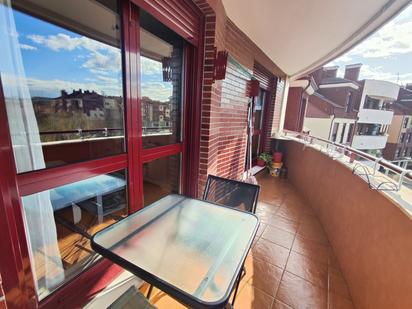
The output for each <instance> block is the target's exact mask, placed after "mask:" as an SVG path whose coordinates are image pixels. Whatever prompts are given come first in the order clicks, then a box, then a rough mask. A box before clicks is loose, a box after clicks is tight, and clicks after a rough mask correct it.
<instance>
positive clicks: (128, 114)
mask: <svg viewBox="0 0 412 309" xmlns="http://www.w3.org/2000/svg"><path fill="white" fill-rule="evenodd" d="M134 2H138V1H136V0H135V1H134ZM121 3H122V8H121V19H122V28H123V29H122V30H123V31H122V36H123V40H122V41H123V46H122V50H123V54H124V56H123V74H124V76H123V77H124V78H123V80H124V89H125V90H124V91H125V122H126V130H125V139H126V146H127V152H126V153H124V154H119V155H115V156H110V157H106V158H101V159H96V160H90V161H86V162H80V163H75V164H70V165H66V166H61V167H56V168H51V169H46V170H41V171H35V172H30V173H24V174H17V172H16V168H15V163H14V162H15V161H14V155H13V150H12V144H11V138H10V132H9V127H8V121H7V112H6V105H5V99H4V95H3V92H2V89H1V80H0V166H2V171H3V173H1V174H0V189H1V192H2V196H1V199H0V232H1V234H2V235H3V239H2V241H1V242H0V249H1V252H2V254H1V255H0V272H1V274H2V285H3V289H4V293H5V301H6V304H7V306H8V308H22V307H30V308H31V307H38V306H40V307H43V308H49V307H55V306H59V307H61V306H63V307H66V306H67V307H77V306H81V305H82V304H84V303H85V301H86V300H87V299H90V298H91V297H92V296H94V295H96V293H98V292H99V291H100V290H101V289H103V288H104V287H105V286H106V285H107V283H108V282H110V281H111V280H112V279H113V278H114V277H115V276H116V275H117V274H118V273H119V272H120V271H121V269H120V268H119V267H118V266H116V265H113V264H112V263H110V262H109V261H107V260H104V259H102V260H101V261H99V262H97V263H96V264H95V265H94V266H92V267H90V268H89V269H87V270H86V271H85V272H83V273H82V274H81V275H79V276H77V277H76V278H73V279H72V280H70V281H69V282H68V283H67V284H65V285H64V286H63V287H61V288H60V289H58V290H57V291H55V292H54V293H52V294H51V295H49V296H48V297H47V298H45V299H44V300H43V301H41V302H40V303H39V302H38V300H37V297H36V294H35V288H34V279H33V275H32V271H31V265H30V262H29V251H28V246H27V240H26V235H25V230H24V223H23V213H22V204H21V199H20V196H21V195H27V194H32V193H36V192H40V191H43V190H46V189H50V188H52V187H56V186H60V185H64V184H68V183H71V182H74V181H79V180H82V179H86V178H89V177H93V176H95V175H98V174H103V173H110V172H113V171H116V170H119V169H127V171H128V173H127V178H128V184H129V185H128V199H129V203H128V204H129V212H130V213H133V212H135V211H137V210H139V209H140V208H142V207H143V198H142V197H143V182H142V170H141V169H140V168H137V167H138V166H141V164H142V163H143V162H147V161H150V160H152V159H155V158H157V156H159V154H157V155H155V153H150V151H142V145H141V136H142V132H141V125H140V124H141V114H140V112H141V111H140V99H139V89H138V87H133V85H139V74H138V73H139V60H140V51H139V31H138V30H139V28H138V10H137V9H135V8H134V5H132V4H131V2H129V0H122V2H121ZM179 5H180V6H181V5H184V6H185V5H188V6H189V7H190V8H191V9H192V10H193V9H195V11H196V13H197V14H198V18H199V20H200V24H201V29H200V33H199V37H198V38H199V39H198V45H197V46H196V47H194V46H187V48H186V50H185V51H186V52H185V67H186V70H187V71H186V72H187V74H188V75H187V77H186V78H185V89H186V91H185V95H184V101H185V102H184V104H185V105H186V106H187V108H186V110H185V113H184V115H183V117H184V119H185V121H184V123H183V131H182V132H183V138H184V139H185V140H186V142H185V143H183V144H174V145H169V146H165V147H164V148H162V149H161V150H162V152H161V154H162V155H169V154H171V153H176V152H181V153H182V160H183V170H182V185H183V193H184V194H187V195H190V196H196V194H197V175H198V166H199V132H200V100H201V91H202V86H201V85H202V78H201V76H202V70H203V68H202V59H203V31H204V17H203V14H202V13H201V12H200V10H199V9H198V8H197V7H195V6H194V5H193V3H189V2H186V1H185V2H184V3H181V4H179ZM136 8H137V7H136ZM158 19H159V21H160V22H164V21H162V18H158ZM166 24H167V25H168V26H169V27H171V25H170V22H169V21H168V23H166ZM171 28H172V30H173V27H171ZM186 39H187V38H186ZM189 41H190V40H189ZM189 77H190V78H189ZM189 149H190V151H188V150H189ZM139 150H140V151H139ZM131 154H133V155H131ZM188 184H190V185H188Z"/></svg>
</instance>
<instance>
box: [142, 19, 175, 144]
mask: <svg viewBox="0 0 412 309" xmlns="http://www.w3.org/2000/svg"><path fill="white" fill-rule="evenodd" d="M141 24H142V27H144V26H145V25H146V24H147V26H148V27H150V29H154V32H159V33H158V34H155V33H154V32H153V31H152V32H149V31H148V30H145V29H143V28H141V30H140V47H141V57H140V61H141V87H140V89H141V99H142V100H141V104H142V127H143V128H142V134H143V148H152V147H157V146H164V145H169V144H174V143H178V142H180V141H181V120H182V65H183V43H182V40H181V39H180V38H179V37H178V36H177V35H176V34H174V33H173V32H172V31H170V30H168V29H166V28H165V27H164V26H162V25H160V24H158V23H157V22H155V21H153V20H152V19H151V17H150V16H147V14H146V15H145V14H142V17H141Z"/></svg>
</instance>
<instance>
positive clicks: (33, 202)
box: [22, 171, 127, 299]
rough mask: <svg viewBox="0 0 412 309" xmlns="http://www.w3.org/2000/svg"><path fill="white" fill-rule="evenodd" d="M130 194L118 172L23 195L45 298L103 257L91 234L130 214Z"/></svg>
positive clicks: (39, 285)
mask: <svg viewBox="0 0 412 309" xmlns="http://www.w3.org/2000/svg"><path fill="white" fill-rule="evenodd" d="M126 196H127V195H126V178H125V172H124V171H119V172H115V173H111V174H107V175H99V176H96V177H92V178H89V179H86V180H82V181H78V182H75V183H71V184H68V185H64V186H61V187H57V188H54V189H51V190H47V191H43V192H39V193H36V194H32V195H28V196H24V197H22V201H23V210H24V219H25V228H26V234H27V239H28V243H29V248H30V258H31V264H32V269H34V276H35V284H36V288H37V294H38V296H39V298H40V299H42V298H44V297H45V296H47V295H48V294H50V293H51V292H52V291H53V290H55V289H56V288H57V287H59V286H60V285H62V284H64V283H65V282H67V281H68V280H70V279H71V278H73V277H74V276H76V275H77V274H79V273H80V272H81V271H82V270H84V269H85V268H86V267H88V266H90V265H92V264H93V263H94V262H95V261H96V260H97V259H98V258H99V256H98V255H97V254H96V253H95V252H94V251H93V250H92V249H91V247H90V238H91V235H93V234H94V233H96V232H97V231H99V230H101V229H103V228H104V227H106V226H108V225H110V224H112V223H114V222H116V221H118V220H120V219H122V218H124V217H125V216H126V215H127V200H126Z"/></svg>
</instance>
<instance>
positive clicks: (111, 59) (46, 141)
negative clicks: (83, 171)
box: [0, 1, 124, 172]
mask: <svg viewBox="0 0 412 309" xmlns="http://www.w3.org/2000/svg"><path fill="white" fill-rule="evenodd" d="M106 2H107V3H109V2H112V1H106ZM22 3H23V4H24V3H25V2H20V1H19V5H22ZM114 3H116V1H114ZM39 6H40V4H39ZM83 6H84V7H83ZM19 8H20V7H19ZM0 10H1V13H2V15H1V16H5V18H0V41H1V42H2V44H3V47H2V57H1V58H0V73H1V80H2V84H3V89H4V94H5V100H6V107H7V114H8V120H9V126H10V132H11V137H12V142H13V151H14V154H15V159H16V166H17V170H18V172H27V171H32V170H37V169H42V168H45V167H52V166H59V165H63V164H67V163H73V162H79V161H85V160H90V159H94V158H99V157H104V156H108V155H113V154H118V153H122V152H123V151H124V129H123V108H124V107H123V87H122V67H121V51H120V49H119V46H120V40H119V39H118V38H119V37H120V33H119V31H118V30H116V24H117V19H118V15H117V13H115V12H113V11H111V10H110V9H109V8H107V7H105V6H103V5H102V4H100V3H98V2H95V1H85V2H84V3H83V4H82V8H81V9H79V8H76V6H75V5H73V6H71V10H69V9H68V8H67V7H66V4H65V3H64V2H47V7H44V8H43V7H42V8H41V9H39V10H38V11H37V9H36V12H34V13H35V14H36V15H40V16H41V14H45V13H44V12H45V11H48V12H49V13H48V14H47V18H48V20H59V21H60V22H62V18H58V17H57V16H64V17H65V18H66V19H64V23H65V25H64V27H60V26H56V25H54V24H51V23H49V22H46V21H43V20H41V19H39V18H36V17H32V16H30V15H28V14H26V13H22V12H20V11H18V10H17V9H12V8H8V7H6V6H5V5H0ZM22 10H24V11H25V12H28V11H31V10H33V8H32V7H31V9H28V8H25V7H22ZM73 10H77V14H74V11H73ZM88 10H90V11H92V12H93V14H94V15H96V16H97V17H104V18H106V20H107V24H105V23H94V22H92V21H85V19H84V18H83V19H82V17H84V16H83V15H84V14H88V12H87V11H88ZM89 13H90V12H89ZM72 18H75V19H72ZM76 18H79V20H77V19H76ZM70 28H71V29H74V28H75V29H78V30H79V31H84V32H86V31H87V36H84V35H82V34H78V33H76V32H73V31H70V30H68V29H70ZM111 29H114V30H111Z"/></svg>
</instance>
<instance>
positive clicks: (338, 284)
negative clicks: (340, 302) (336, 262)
mask: <svg viewBox="0 0 412 309" xmlns="http://www.w3.org/2000/svg"><path fill="white" fill-rule="evenodd" d="M329 291H331V292H333V293H336V294H338V295H340V296H342V297H345V298H347V299H351V296H350V292H349V288H348V285H347V284H346V281H345V279H344V278H343V276H342V274H341V273H340V272H339V271H337V270H335V269H333V268H329Z"/></svg>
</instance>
